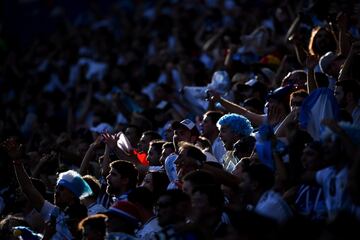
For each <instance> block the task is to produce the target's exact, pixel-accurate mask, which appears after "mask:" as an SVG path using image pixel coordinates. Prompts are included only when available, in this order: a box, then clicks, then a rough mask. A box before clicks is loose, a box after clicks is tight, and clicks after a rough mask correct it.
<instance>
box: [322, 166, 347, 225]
mask: <svg viewBox="0 0 360 240" xmlns="http://www.w3.org/2000/svg"><path fill="white" fill-rule="evenodd" d="M347 180H348V170H347V167H344V168H343V169H341V170H340V171H339V172H337V171H336V169H335V168H334V167H327V168H324V169H322V170H319V171H317V172H316V182H317V183H318V184H319V185H320V186H321V187H322V189H323V192H324V197H325V204H326V208H327V211H328V216H329V220H333V219H334V218H335V217H336V214H337V213H338V212H339V211H340V210H343V209H350V208H351V201H350V196H349V195H348V193H347V191H346V185H347Z"/></svg>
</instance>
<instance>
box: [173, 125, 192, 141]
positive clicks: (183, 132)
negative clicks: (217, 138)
mask: <svg viewBox="0 0 360 240" xmlns="http://www.w3.org/2000/svg"><path fill="white" fill-rule="evenodd" d="M182 141H184V142H191V132H190V130H189V129H186V128H178V129H176V130H175V131H174V137H173V142H174V144H175V145H177V144H178V143H179V142H182Z"/></svg>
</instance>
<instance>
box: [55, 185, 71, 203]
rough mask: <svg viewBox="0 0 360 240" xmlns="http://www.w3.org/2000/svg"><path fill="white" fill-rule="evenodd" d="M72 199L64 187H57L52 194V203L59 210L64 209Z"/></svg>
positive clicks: (69, 192)
mask: <svg viewBox="0 0 360 240" xmlns="http://www.w3.org/2000/svg"><path fill="white" fill-rule="evenodd" d="M73 198H74V194H73V193H72V192H71V191H70V190H69V189H67V188H66V187H64V186H61V185H57V186H56V188H55V194H54V203H55V205H56V206H58V207H60V208H65V207H66V206H68V205H69V203H70V201H71V200H72V199H73Z"/></svg>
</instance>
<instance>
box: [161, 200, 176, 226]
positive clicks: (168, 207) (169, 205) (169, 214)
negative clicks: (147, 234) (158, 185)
mask: <svg viewBox="0 0 360 240" xmlns="http://www.w3.org/2000/svg"><path fill="white" fill-rule="evenodd" d="M156 205H157V206H156V207H157V216H158V219H159V225H160V226H162V227H165V226H167V225H169V224H171V223H173V222H174V220H175V216H174V215H175V212H174V206H173V202H172V200H171V198H170V197H169V196H166V195H165V196H160V197H159V199H158V201H157V204H156Z"/></svg>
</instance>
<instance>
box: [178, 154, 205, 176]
mask: <svg viewBox="0 0 360 240" xmlns="http://www.w3.org/2000/svg"><path fill="white" fill-rule="evenodd" d="M175 164H176V170H177V175H178V177H179V179H181V178H182V177H183V176H185V175H186V174H188V173H189V172H191V171H194V170H196V169H198V168H199V165H198V161H197V160H196V159H194V158H192V157H190V156H188V149H180V151H179V156H178V157H177V159H176V160H175Z"/></svg>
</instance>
